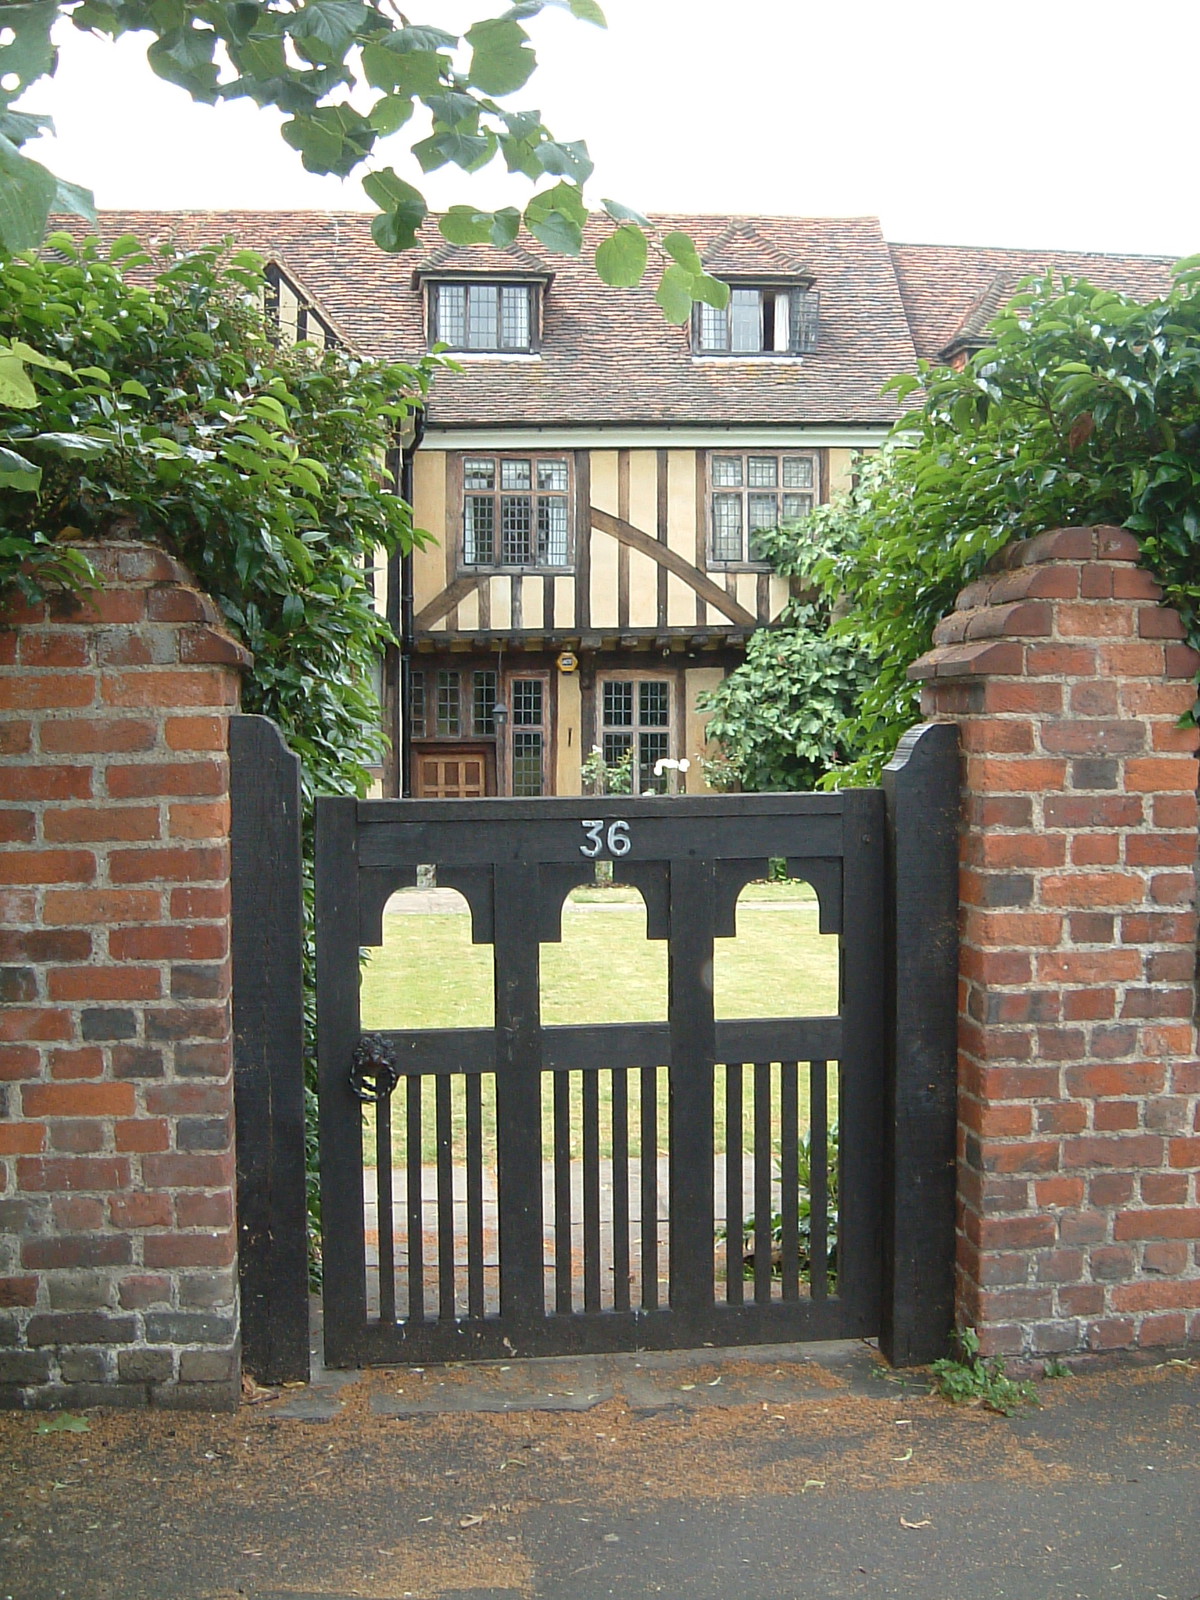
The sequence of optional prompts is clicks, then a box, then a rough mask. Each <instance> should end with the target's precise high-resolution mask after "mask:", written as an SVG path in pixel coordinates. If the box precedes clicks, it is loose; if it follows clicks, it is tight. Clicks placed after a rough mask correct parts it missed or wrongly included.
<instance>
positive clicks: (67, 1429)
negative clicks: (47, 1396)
mask: <svg viewBox="0 0 1200 1600" xmlns="http://www.w3.org/2000/svg"><path fill="white" fill-rule="evenodd" d="M91 1431H92V1425H91V1423H90V1422H89V1421H88V1419H87V1418H86V1417H77V1416H74V1415H73V1414H72V1413H71V1412H70V1411H60V1412H59V1413H58V1414H57V1416H53V1417H46V1418H44V1420H43V1421H41V1422H39V1423H38V1425H37V1427H36V1428H35V1429H34V1432H35V1433H91Z"/></svg>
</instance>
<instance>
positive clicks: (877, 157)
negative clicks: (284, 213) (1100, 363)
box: [26, 0, 1200, 254]
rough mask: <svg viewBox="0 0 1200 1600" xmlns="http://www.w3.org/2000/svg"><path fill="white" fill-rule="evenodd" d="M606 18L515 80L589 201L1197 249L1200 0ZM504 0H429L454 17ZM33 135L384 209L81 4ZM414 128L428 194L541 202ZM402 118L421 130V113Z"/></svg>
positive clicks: (544, 42)
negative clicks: (316, 173)
mask: <svg viewBox="0 0 1200 1600" xmlns="http://www.w3.org/2000/svg"><path fill="white" fill-rule="evenodd" d="M603 3H604V4H605V9H606V11H607V13H608V17H609V25H610V26H609V31H608V32H607V33H603V32H601V31H599V30H597V29H595V28H592V27H589V26H587V25H585V24H582V23H577V22H574V21H572V20H570V19H569V18H567V17H566V16H563V15H561V14H558V13H555V12H547V13H545V14H543V16H542V17H539V18H537V19H535V20H534V21H533V22H532V23H530V24H529V25H528V26H529V30H530V32H531V34H532V35H533V37H534V42H535V45H536V46H537V49H538V54H539V60H540V63H541V65H540V67H539V70H538V72H537V73H535V75H534V77H533V78H532V79H531V81H530V82H529V83H528V84H527V85H526V87H525V88H524V89H523V90H521V91H520V92H519V93H518V94H517V95H515V96H513V97H512V100H511V102H510V103H511V104H513V105H514V106H515V107H519V108H526V107H530V106H538V107H540V108H541V110H542V111H543V113H544V115H545V117H546V120H547V122H548V123H549V125H550V127H551V128H553V129H554V131H555V133H556V135H557V136H558V137H560V138H563V139H574V138H586V140H587V141H588V145H589V148H590V151H591V154H592V157H593V159H594V160H595V162H596V169H597V170H596V175H595V177H594V178H593V180H592V182H591V183H590V184H589V186H588V192H589V195H590V196H591V197H592V199H593V203H598V201H599V198H600V196H602V195H610V196H613V197H615V198H618V199H620V200H623V201H625V202H626V203H628V204H630V205H634V206H636V207H638V208H639V209H641V210H644V211H650V210H658V211H702V212H718V213H726V212H750V213H755V212H758V213H766V214H783V215H814V216H816V215H831V216H833V215H847V214H855V213H864V212H865V213H871V214H877V215H879V216H881V217H882V219H883V225H884V231H885V234H886V235H887V237H888V238H891V239H894V240H906V241H911V242H922V243H967V244H1005V245H1026V246H1045V247H1053V246H1059V247H1063V248H1073V249H1080V250H1114V251H1128V252H1145V253H1151V254H1153V253H1169V254H1190V253H1192V252H1196V251H1200V184H1197V182H1196V177H1195V152H1196V148H1197V145H1196V124H1195V89H1194V79H1195V71H1196V62H1197V59H1200V5H1197V3H1196V0H1141V3H1140V4H1139V5H1137V6H1136V7H1131V6H1129V5H1128V4H1126V3H1123V0H1122V3H1119V4H1118V3H1114V0H1093V3H1091V4H1089V5H1086V6H1085V5H1081V4H1080V3H1079V0H1038V3H1036V4H1033V3H1029V0H1027V3H1026V4H1025V5H1022V6H1017V5H1015V4H1013V3H1012V0H1003V3H1001V0H991V3H987V0H905V3H900V0H859V3H858V4H856V5H852V6H851V5H847V4H845V0H842V3H840V4H838V3H832V4H831V3H830V0H603ZM500 9H501V5H500V4H499V3H491V0H474V3H470V0H426V4H424V5H423V6H414V7H413V9H412V10H411V11H410V12H409V15H410V19H411V20H413V21H418V22H428V23H434V24H441V25H444V26H447V27H450V28H454V27H456V26H459V25H465V24H466V23H467V22H469V21H471V20H474V19H475V18H477V17H479V16H484V15H494V14H497V13H498V12H499V11H500ZM62 39H63V58H62V61H61V64H60V67H59V72H58V76H57V78H56V79H55V80H53V82H45V83H43V84H41V85H39V86H36V87H35V89H34V90H33V92H32V93H31V94H29V95H28V96H27V97H26V104H27V105H28V108H29V109H31V110H39V111H46V112H49V113H50V114H52V115H53V116H54V118H55V121H56V123H57V126H58V138H57V140H56V141H54V145H53V146H50V145H49V144H48V142H43V143H42V144H40V145H38V146H34V147H32V148H31V153H33V154H37V155H38V156H39V158H40V159H44V160H46V161H48V163H49V164H50V165H51V166H52V167H53V168H54V170H55V171H57V172H58V173H59V174H60V175H61V176H63V177H67V178H70V179H73V180H74V181H76V182H80V183H84V184H86V185H89V186H90V187H91V188H93V189H94V191H95V194H96V199H97V202H98V203H99V204H100V205H101V206H106V207H122V208H125V207H137V208H154V209H157V208H164V207H201V208H221V209H225V208H242V207H250V208H269V207H303V208H314V209H322V208H326V207H332V208H338V209H356V208H366V206H367V202H366V201H365V200H364V197H363V195H362V192H361V190H360V189H359V187H358V185H357V184H356V183H354V182H347V183H342V182H341V181H340V180H337V179H333V178H317V177H313V176H311V175H310V174H308V173H306V172H304V171H303V169H302V168H301V166H300V159H299V157H298V156H297V155H296V154H295V152H293V151H292V150H290V149H289V148H288V147H287V146H285V145H284V144H283V141H282V140H281V139H280V137H279V135H278V132H277V124H278V120H279V119H278V118H276V117H273V116H272V115H271V114H270V113H268V112H263V111H260V110H258V108H257V107H255V106H253V105H251V104H250V103H249V102H241V103H238V104H234V105H228V106H222V107H218V108H215V109H214V108H211V107H203V106H194V105H193V104H192V103H191V102H190V100H189V99H188V97H187V96H186V94H185V93H184V91H183V90H181V89H176V88H175V87H174V86H172V85H170V84H165V83H162V82H161V81H160V80H158V79H157V78H155V77H154V75H153V73H152V72H151V71H150V69H149V68H148V66H147V65H146V63H145V60H144V41H139V40H137V39H126V40H124V41H122V43H121V44H120V45H119V46H113V45H110V44H108V43H106V42H103V41H98V40H91V39H88V38H84V37H83V36H81V35H79V34H77V33H76V32H75V30H74V29H71V28H67V29H66V30H65V31H64V33H63V36H62ZM405 133H409V130H407V129H406V130H403V131H402V133H401V134H400V135H398V136H397V138H396V139H395V140H393V141H392V145H391V148H386V150H385V154H384V158H383V159H382V160H381V161H380V162H379V163H378V164H381V165H385V164H388V163H389V162H390V163H392V164H394V165H395V166H396V167H397V170H399V171H400V172H401V174H402V175H403V176H406V177H409V178H410V179H412V180H414V181H416V182H417V183H418V185H419V186H422V187H423V191H424V192H425V193H426V195H427V196H428V198H429V199H430V201H431V203H433V204H435V205H438V206H445V205H449V204H452V203H455V202H463V201H467V200H473V201H476V202H477V203H480V204H484V205H495V204H501V203H516V204H520V203H522V199H523V197H524V196H527V195H528V193H529V187H528V185H527V184H526V183H525V182H524V181H523V180H515V181H512V180H507V179H505V178H504V176H503V174H502V170H501V164H500V163H499V162H497V163H496V172H497V176H496V177H495V178H493V177H492V176H491V175H490V169H489V172H485V173H483V174H477V175H475V176H474V177H471V178H468V177H466V176H465V175H464V174H462V173H458V172H457V171H456V170H453V169H452V170H451V171H450V172H448V173H446V172H443V173H437V174H430V175H429V176H428V178H426V179H425V180H424V181H423V182H422V180H421V177H420V174H419V172H417V171H416V170H415V163H412V162H411V161H410V160H406V159H405V156H406V143H405ZM409 137H410V138H411V137H412V135H411V133H409Z"/></svg>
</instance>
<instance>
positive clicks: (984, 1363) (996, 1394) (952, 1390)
mask: <svg viewBox="0 0 1200 1600" xmlns="http://www.w3.org/2000/svg"><path fill="white" fill-rule="evenodd" d="M955 1337H956V1339H957V1342H958V1346H959V1350H960V1351H961V1356H962V1359H961V1360H957V1359H955V1358H953V1357H951V1356H943V1358H942V1359H941V1360H940V1361H935V1362H934V1363H933V1366H932V1367H931V1368H930V1371H931V1372H932V1373H933V1390H934V1393H935V1394H940V1395H941V1396H942V1398H943V1399H945V1400H949V1401H951V1402H952V1404H954V1405H960V1406H963V1405H977V1406H982V1407H983V1408H984V1410H985V1411H996V1412H999V1414H1000V1415H1001V1416H1002V1417H1011V1416H1013V1415H1014V1414H1015V1413H1016V1412H1017V1411H1018V1410H1019V1409H1020V1407H1021V1406H1036V1405H1039V1404H1040V1402H1039V1400H1038V1396H1037V1390H1036V1389H1035V1388H1034V1386H1033V1384H1032V1383H1030V1382H1029V1381H1028V1380H1026V1381H1024V1382H1020V1383H1018V1382H1017V1380H1016V1379H1015V1378H1010V1377H1009V1376H1008V1374H1007V1373H1006V1372H1005V1370H1004V1361H1003V1358H1002V1357H1000V1356H996V1357H994V1358H992V1359H990V1360H985V1359H984V1357H982V1356H981V1355H980V1354H979V1335H978V1334H977V1333H976V1332H975V1329H974V1328H963V1329H962V1330H961V1331H960V1332H959V1333H958V1334H956V1335H955Z"/></svg>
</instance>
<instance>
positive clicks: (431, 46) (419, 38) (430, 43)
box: [392, 27, 458, 50]
mask: <svg viewBox="0 0 1200 1600" xmlns="http://www.w3.org/2000/svg"><path fill="white" fill-rule="evenodd" d="M392 40H393V48H394V49H397V50H453V49H454V47H455V45H456V44H457V43H458V35H457V34H456V33H447V32H446V31H445V30H444V29H443V28H429V27H410V28H399V29H397V31H396V32H395V33H394V34H392Z"/></svg>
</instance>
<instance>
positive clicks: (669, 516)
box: [102, 212, 1170, 797]
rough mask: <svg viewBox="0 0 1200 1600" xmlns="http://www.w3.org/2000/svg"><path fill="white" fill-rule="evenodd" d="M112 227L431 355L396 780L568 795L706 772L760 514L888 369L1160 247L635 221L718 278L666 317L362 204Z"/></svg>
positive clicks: (575, 272)
mask: <svg viewBox="0 0 1200 1600" xmlns="http://www.w3.org/2000/svg"><path fill="white" fill-rule="evenodd" d="M102 220H103V224H104V231H105V232H106V233H120V232H134V233H137V234H138V235H139V236H140V237H141V238H142V239H143V241H144V242H146V243H153V242H154V240H155V239H156V238H161V237H162V236H164V235H168V234H169V235H170V236H171V237H172V238H173V239H174V240H175V241H176V242H178V243H180V244H182V245H185V246H186V245H189V244H192V243H209V242H212V240H213V239H219V238H221V237H223V236H229V237H233V238H236V239H237V241H238V242H239V243H240V244H245V245H250V246H253V247H255V248H258V249H260V250H262V251H263V252H264V253H265V254H266V255H267V256H268V258H269V262H270V265H269V268H268V287H267V291H266V292H267V301H268V305H269V307H271V308H272V309H274V311H275V314H276V316H277V319H278V321H279V324H280V329H281V334H282V336H284V337H289V338H306V337H307V338H310V339H314V340H315V341H316V342H318V343H320V344H325V343H329V342H331V341H335V342H339V343H344V344H348V345H351V346H352V347H353V348H355V349H358V350H361V351H362V352H364V353H366V354H369V355H376V356H380V357H384V358H388V359H397V360H411V359H413V358H414V357H416V356H418V355H420V354H421V353H423V352H426V351H434V350H440V351H443V352H445V353H446V355H447V357H448V358H449V360H450V361H451V362H452V363H453V364H452V365H450V366H447V368H446V369H445V370H444V371H441V372H439V373H438V375H437V377H436V379H435V382H434V384H433V388H432V392H431V395H430V398H429V403H428V406H427V408H426V411H425V414H424V416H423V418H422V427H421V430H420V438H419V443H418V442H417V441H415V440H414V441H411V442H410V443H409V444H408V447H407V448H406V449H405V450H404V452H403V465H402V469H401V474H400V482H399V484H398V487H399V488H400V489H401V491H402V492H404V493H406V494H407V495H408V496H409V497H410V498H411V500H412V503H413V507H414V513H415V521H416V523H417V526H418V527H420V528H423V529H425V530H427V532H428V533H429V534H430V535H431V536H432V538H431V540H430V542H429V543H428V544H426V545H425V546H424V547H423V548H421V549H419V550H417V551H416V552H414V554H413V555H412V556H411V557H409V558H406V559H405V560H404V561H403V562H400V561H397V562H395V563H393V565H392V568H391V570H390V571H389V572H388V574H387V582H386V586H385V585H384V584H383V583H382V582H381V584H380V598H381V604H385V605H386V606H387V608H388V611H389V615H390V616H391V619H392V621H393V624H394V626H395V628H396V631H397V633H398V634H399V635H400V637H401V639H402V649H401V651H399V652H398V653H397V656H396V658H395V659H393V660H392V661H391V662H389V663H388V664H387V666H386V670H385V673H384V688H385V699H386V702H387V714H388V725H389V733H390V735H391V738H392V742H393V748H394V752H395V754H394V757H393V760H392V761H391V763H390V764H389V767H388V768H387V770H386V771H385V774H384V788H385V791H386V792H391V793H411V794H416V795H424V796H429V797H455V796H457V797H473V796H477V795H484V794H494V793H502V794H513V795H520V796H530V795H539V794H559V795H570V794H578V793H579V792H580V788H581V768H582V765H583V763H584V761H585V760H586V759H587V758H588V756H589V753H590V752H591V751H592V750H593V749H595V748H598V749H599V750H600V751H601V753H602V754H603V757H604V759H605V761H606V762H608V763H609V764H610V765H615V764H619V763H621V762H622V761H624V762H626V763H627V764H628V766H629V768H630V773H631V781H632V784H633V787H634V789H635V790H636V791H638V792H646V791H648V790H650V789H654V788H661V787H663V783H664V778H663V776H662V774H661V769H660V772H659V773H656V771H655V768H656V766H657V765H658V764H659V763H660V762H662V761H663V760H664V759H675V760H683V759H686V760H687V761H688V763H689V767H688V770H687V772H686V777H685V779H684V782H685V784H686V787H687V788H688V789H689V790H690V791H692V792H696V791H699V790H701V789H702V788H703V787H704V771H703V767H702V764H701V760H700V758H701V757H702V756H703V755H704V754H705V751H706V744H705V721H706V717H705V711H704V704H703V699H704V694H705V691H707V690H709V689H712V688H713V687H714V686H715V685H716V684H717V683H719V682H720V680H721V679H722V678H723V677H724V676H725V675H726V674H727V673H728V672H730V671H731V670H732V669H733V668H734V667H735V666H736V665H737V664H738V663H739V662H740V660H741V659H742V657H743V653H744V650H745V645H746V641H747V639H748V637H749V635H750V634H751V633H752V632H753V631H754V630H755V629H757V628H762V627H769V626H770V625H771V624H772V623H774V622H775V621H776V620H777V619H778V618H779V616H780V614H781V612H782V610H783V608H784V607H785V605H786V603H787V599H788V584H787V581H786V580H784V579H781V578H779V577H777V576H775V575H774V574H772V572H771V571H770V569H769V567H768V566H767V564H766V563H765V562H764V561H763V560H762V559H761V556H760V552H759V550H758V549H757V547H756V534H758V533H759V532H760V531H761V530H763V529H766V528H772V527H774V526H776V525H777V524H778V523H779V522H780V521H788V522H793V523H800V524H802V523H803V519H804V518H805V517H806V516H807V515H808V514H809V513H810V511H811V510H812V508H813V507H814V506H815V505H817V504H819V503H820V502H822V501H825V500H828V499H830V498H831V497H832V496H834V495H836V494H837V493H838V492H839V491H840V490H843V489H844V488H846V487H847V486H848V485H849V483H850V481H851V474H852V472H853V463H854V458H855V455H856V453H858V452H860V451H863V450H870V449H872V448H875V447H877V446H878V444H879V443H880V442H881V441H882V439H883V438H884V436H885V434H886V432H887V430H888V429H889V427H890V426H891V424H892V422H893V421H894V420H895V415H896V412H895V407H894V405H893V403H892V402H891V400H890V399H885V398H883V397H882V396H881V389H882V387H883V385H884V384H885V383H886V381H887V380H888V379H889V378H890V377H892V376H894V375H895V374H896V373H899V372H904V371H911V370H913V368H914V366H915V363H916V360H917V357H918V356H926V357H929V358H930V359H934V360H944V361H955V360H960V359H962V358H963V356H964V355H965V354H966V353H968V352H969V351H970V350H971V349H974V348H978V346H979V344H980V342H981V340H982V338H983V332H984V329H985V327H986V323H987V321H988V320H989V319H990V317H991V316H992V315H994V313H995V310H996V309H997V308H998V307H999V306H1000V305H1001V304H1002V303H1003V302H1004V300H1005V299H1007V298H1008V296H1009V295H1010V294H1011V293H1012V291H1013V289H1014V288H1015V286H1016V284H1017V282H1018V281H1019V280H1020V279H1021V278H1022V277H1024V276H1027V275H1030V274H1038V273H1043V272H1045V271H1046V270H1047V269H1053V270H1055V271H1060V272H1065V273H1068V274H1073V275H1079V276H1087V277H1088V278H1089V279H1091V280H1092V281H1094V282H1097V283H1099V284H1100V285H1102V286H1104V287H1111V288H1117V289H1124V290H1127V291H1129V292H1132V293H1135V294H1140V295H1152V294H1157V293H1160V292H1162V291H1163V290H1164V289H1165V288H1166V287H1167V286H1168V284H1169V282H1170V263H1169V262H1168V261H1166V260H1163V259H1158V258H1145V257H1116V256H1101V255H1079V254H1066V253H1061V252H1058V253H1051V252H1044V251H1011V250H1008V251H1006V250H983V249H975V248H972V247H950V246H913V245H889V244H887V243H886V242H885V241H884V239H883V237H882V234H881V232H880V229H879V225H878V223H877V222H876V221H875V219H873V218H862V217H852V218H834V219H829V218H817V219H813V218H779V217H774V218H761V217H760V218H732V219H731V218H727V217H726V218H719V217H705V216H687V217H672V218H658V219H656V222H657V225H658V226H659V227H660V228H661V229H662V230H663V231H669V230H671V229H678V230H680V231H682V232H685V233H687V234H688V235H689V236H690V237H691V238H692V239H693V240H694V241H695V242H696V245H697V248H698V249H699V252H700V254H701V257H702V259H703V262H704V265H705V268H706V270H707V271H708V272H709V273H710V274H712V275H713V276H714V277H717V278H720V279H722V280H723V281H725V282H727V283H728V284H729V285H730V291H731V293H730V302H729V305H728V307H727V309H725V310H723V311H718V310H716V309H714V308H712V307H707V306H700V307H697V310H696V315H695V317H694V319H693V320H692V322H691V323H690V324H689V325H687V326H685V327H682V328H679V327H673V326H671V325H670V324H668V323H667V322H665V320H664V319H663V317H662V314H661V312H660V311H659V309H658V306H657V305H656V303H655V301H654V295H653V282H654V274H653V272H651V274H649V275H648V277H647V282H646V284H645V286H643V287H639V288H636V289H610V288H606V287H605V286H604V285H602V284H601V283H600V282H599V280H598V279H597V278H596V276H595V273H594V270H593V268H592V265H591V251H592V248H593V247H594V245H595V244H596V243H597V242H598V240H599V238H600V237H602V235H603V233H604V232H605V231H606V230H607V224H604V225H602V224H599V223H597V224H596V225H595V230H594V233H595V236H594V237H593V238H590V239H589V240H588V241H587V243H586V244H585V248H584V252H583V254H582V255H581V256H580V257H579V258H568V257H562V256H550V255H544V254H542V253H541V252H540V249H539V247H538V246H537V245H536V244H535V243H533V242H532V241H523V242H522V243H520V244H516V245H513V246H511V247H510V248H508V249H505V250H497V249H492V248H484V247H479V248H473V249H462V248H456V247H453V246H450V245H448V244H446V243H445V242H444V241H443V240H442V239H441V236H440V235H439V233H438V232H437V229H436V227H434V226H433V225H430V227H429V228H428V230H427V232H426V236H425V240H424V242H423V244H422V245H421V246H420V247H419V248H418V249H417V250H416V251H414V252H408V253H406V254H404V255H400V256H387V255H385V254H383V252H381V251H380V250H379V249H378V248H377V247H376V246H375V245H374V243H373V242H372V240H371V238H370V232H369V221H370V219H369V218H368V217H366V216H363V215H361V214H356V213H341V214H329V213H317V212H312V213H295V212H291V213H217V214H212V213H178V214H170V213H167V214H164V213H119V214H112V213H110V214H108V215H107V216H105V217H104V218H103V219H102Z"/></svg>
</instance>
